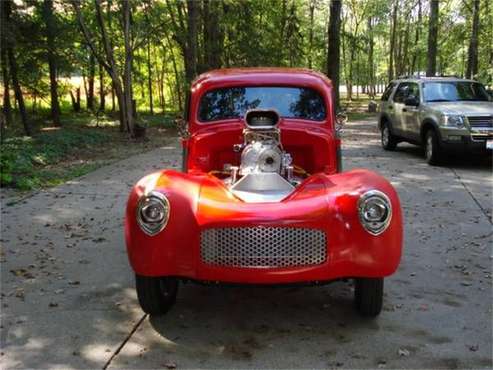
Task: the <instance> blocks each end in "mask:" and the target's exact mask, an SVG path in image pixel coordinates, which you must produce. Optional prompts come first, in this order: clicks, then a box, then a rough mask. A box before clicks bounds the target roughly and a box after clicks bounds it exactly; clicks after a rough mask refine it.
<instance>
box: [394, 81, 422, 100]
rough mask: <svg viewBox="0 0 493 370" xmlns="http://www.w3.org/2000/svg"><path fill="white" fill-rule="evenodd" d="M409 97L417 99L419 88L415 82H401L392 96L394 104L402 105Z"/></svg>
mask: <svg viewBox="0 0 493 370" xmlns="http://www.w3.org/2000/svg"><path fill="white" fill-rule="evenodd" d="M410 96H414V97H415V98H417V99H419V86H418V84H417V83H416V82H403V83H401V84H400V85H399V87H398V88H397V91H396V92H395V94H394V102H396V103H404V100H406V98H408V97H410Z"/></svg>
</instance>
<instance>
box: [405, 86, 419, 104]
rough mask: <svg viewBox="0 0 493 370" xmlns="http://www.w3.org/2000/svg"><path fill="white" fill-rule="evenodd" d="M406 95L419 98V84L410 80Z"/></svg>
mask: <svg viewBox="0 0 493 370" xmlns="http://www.w3.org/2000/svg"><path fill="white" fill-rule="evenodd" d="M408 96H414V97H415V98H416V99H418V100H419V86H418V84H417V83H415V82H411V83H410V84H409V92H408V94H407V96H406V97H408Z"/></svg>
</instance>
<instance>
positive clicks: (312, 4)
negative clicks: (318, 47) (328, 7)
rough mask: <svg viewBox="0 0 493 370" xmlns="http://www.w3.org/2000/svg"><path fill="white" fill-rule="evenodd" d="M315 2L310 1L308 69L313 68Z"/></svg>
mask: <svg viewBox="0 0 493 370" xmlns="http://www.w3.org/2000/svg"><path fill="white" fill-rule="evenodd" d="M315 1H316V0H310V28H309V34H308V68H310V69H312V67H313V65H312V64H313V55H312V54H313V31H314V30H313V28H314V24H313V23H314V18H315Z"/></svg>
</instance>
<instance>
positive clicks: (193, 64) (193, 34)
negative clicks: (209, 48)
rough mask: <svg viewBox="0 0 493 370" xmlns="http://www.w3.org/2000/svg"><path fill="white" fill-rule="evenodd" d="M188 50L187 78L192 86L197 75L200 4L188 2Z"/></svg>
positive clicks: (193, 1) (188, 0)
mask: <svg viewBox="0 0 493 370" xmlns="http://www.w3.org/2000/svg"><path fill="white" fill-rule="evenodd" d="M187 10H188V12H187V26H188V27H187V48H186V50H185V58H186V59H188V63H187V67H188V68H186V70H185V76H186V79H187V83H188V84H190V83H191V82H192V80H193V79H194V78H195V75H196V74H197V41H198V40H197V22H198V2H197V1H195V0H187Z"/></svg>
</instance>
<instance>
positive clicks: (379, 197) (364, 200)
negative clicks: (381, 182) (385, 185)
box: [358, 190, 392, 236]
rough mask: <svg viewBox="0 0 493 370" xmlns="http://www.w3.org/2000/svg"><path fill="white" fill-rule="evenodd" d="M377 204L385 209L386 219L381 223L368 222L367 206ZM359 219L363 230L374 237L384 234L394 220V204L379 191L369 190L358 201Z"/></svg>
mask: <svg viewBox="0 0 493 370" xmlns="http://www.w3.org/2000/svg"><path fill="white" fill-rule="evenodd" d="M372 201H374V202H376V203H377V204H379V205H383V206H384V207H385V210H386V213H385V217H384V218H383V219H382V220H380V221H372V220H368V219H367V218H366V217H365V213H366V212H365V209H366V206H367V205H368V204H369V203H370V202H372ZM358 218H359V221H360V223H361V225H362V226H363V228H364V229H365V230H366V231H367V232H368V233H370V234H371V235H373V236H378V235H380V234H382V233H383V232H384V231H385V230H387V228H388V227H389V225H390V222H391V220H392V203H391V202H390V198H389V197H388V196H387V195H386V194H385V193H383V192H381V191H379V190H369V191H367V192H365V193H363V194H362V195H361V196H360V198H359V199H358Z"/></svg>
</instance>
